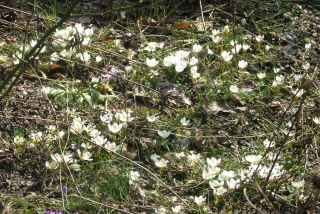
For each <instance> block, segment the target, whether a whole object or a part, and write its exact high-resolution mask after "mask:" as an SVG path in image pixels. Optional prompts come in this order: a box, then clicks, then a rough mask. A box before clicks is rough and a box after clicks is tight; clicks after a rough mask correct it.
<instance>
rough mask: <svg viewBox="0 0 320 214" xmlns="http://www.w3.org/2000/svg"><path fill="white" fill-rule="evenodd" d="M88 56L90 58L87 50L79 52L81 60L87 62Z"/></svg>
mask: <svg viewBox="0 0 320 214" xmlns="http://www.w3.org/2000/svg"><path fill="white" fill-rule="evenodd" d="M90 58H91V56H90V54H89V53H88V52H87V51H85V52H83V53H80V60H81V61H83V62H88V61H89V60H90Z"/></svg>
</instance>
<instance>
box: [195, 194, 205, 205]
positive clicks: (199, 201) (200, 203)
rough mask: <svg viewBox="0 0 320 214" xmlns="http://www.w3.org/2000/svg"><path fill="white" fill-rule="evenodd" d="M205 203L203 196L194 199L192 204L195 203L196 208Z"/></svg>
mask: <svg viewBox="0 0 320 214" xmlns="http://www.w3.org/2000/svg"><path fill="white" fill-rule="evenodd" d="M205 201H206V197H203V196H199V197H197V196H195V197H194V202H196V204H197V205H198V206H202V205H203V203H204V202H205Z"/></svg>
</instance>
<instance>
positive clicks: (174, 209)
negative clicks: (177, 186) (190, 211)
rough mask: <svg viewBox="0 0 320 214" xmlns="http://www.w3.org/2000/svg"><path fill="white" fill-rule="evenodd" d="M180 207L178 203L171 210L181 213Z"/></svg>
mask: <svg viewBox="0 0 320 214" xmlns="http://www.w3.org/2000/svg"><path fill="white" fill-rule="evenodd" d="M181 209H182V207H181V206H180V205H178V206H175V207H172V212H173V213H181Z"/></svg>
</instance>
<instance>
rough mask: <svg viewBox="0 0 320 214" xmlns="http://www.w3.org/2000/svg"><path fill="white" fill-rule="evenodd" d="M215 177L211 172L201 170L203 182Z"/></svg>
mask: <svg viewBox="0 0 320 214" xmlns="http://www.w3.org/2000/svg"><path fill="white" fill-rule="evenodd" d="M215 176H216V175H214V174H212V173H211V171H206V170H203V172H202V178H203V179H205V180H208V179H212V178H214V177H215Z"/></svg>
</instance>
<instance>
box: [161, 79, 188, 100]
mask: <svg viewBox="0 0 320 214" xmlns="http://www.w3.org/2000/svg"><path fill="white" fill-rule="evenodd" d="M157 90H158V91H160V92H161V93H163V94H164V95H167V96H168V101H169V102H170V103H173V104H175V105H191V104H192V101H191V99H190V96H189V95H188V94H187V93H186V92H185V91H183V90H182V89H181V88H179V87H178V86H176V85H174V84H173V83H167V82H159V83H158V85H157Z"/></svg>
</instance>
